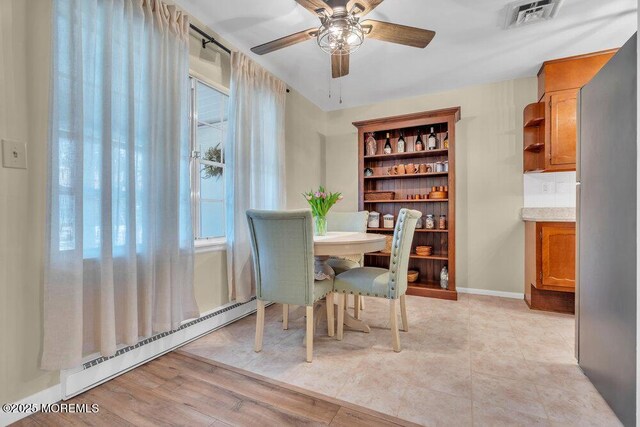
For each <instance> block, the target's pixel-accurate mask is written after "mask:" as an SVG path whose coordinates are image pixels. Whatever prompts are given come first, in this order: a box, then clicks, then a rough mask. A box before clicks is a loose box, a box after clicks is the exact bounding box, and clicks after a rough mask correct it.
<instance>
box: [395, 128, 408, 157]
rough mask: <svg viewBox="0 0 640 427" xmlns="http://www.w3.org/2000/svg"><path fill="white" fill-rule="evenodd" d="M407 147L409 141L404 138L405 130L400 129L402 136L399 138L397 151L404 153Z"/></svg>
mask: <svg viewBox="0 0 640 427" xmlns="http://www.w3.org/2000/svg"><path fill="white" fill-rule="evenodd" d="M406 148H407V143H406V141H405V140H404V132H402V131H400V138H399V139H398V145H397V150H396V151H397V152H398V153H404V152H405V151H406Z"/></svg>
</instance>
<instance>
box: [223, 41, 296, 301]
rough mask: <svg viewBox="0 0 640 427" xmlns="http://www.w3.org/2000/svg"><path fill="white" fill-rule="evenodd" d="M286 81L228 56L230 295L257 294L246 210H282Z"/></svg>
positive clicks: (238, 57) (243, 58)
mask: <svg viewBox="0 0 640 427" xmlns="http://www.w3.org/2000/svg"><path fill="white" fill-rule="evenodd" d="M286 90H287V87H286V85H285V84H284V83H283V82H282V81H281V80H278V79H277V78H275V77H274V76H272V75H271V74H269V73H268V72H267V71H266V70H264V69H263V68H262V67H260V66H259V65H258V64H256V63H255V62H253V61H252V60H251V59H249V58H248V57H247V56H245V55H243V54H242V53H237V52H233V53H232V55H231V93H230V98H229V132H228V140H227V147H228V148H227V151H226V153H227V154H226V156H227V157H226V162H227V170H228V171H230V173H228V175H227V184H226V185H227V199H228V200H227V216H226V217H227V276H228V279H229V295H230V296H231V299H233V300H236V301H239V302H243V301H247V300H249V299H250V298H251V296H252V295H254V294H255V284H254V283H253V278H252V267H251V245H250V242H249V230H248V229H247V219H246V214H245V212H246V211H247V209H284V207H285V173H284V168H285V158H284V114H285V111H284V107H285V98H286Z"/></svg>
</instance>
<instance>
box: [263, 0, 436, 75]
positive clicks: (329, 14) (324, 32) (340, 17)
mask: <svg viewBox="0 0 640 427" xmlns="http://www.w3.org/2000/svg"><path fill="white" fill-rule="evenodd" d="M296 2H297V3H298V4H300V5H301V6H303V7H304V8H306V9H307V10H309V11H311V12H312V13H313V14H315V15H317V16H318V18H320V27H319V28H310V29H308V30H305V31H300V32H299V33H295V34H291V35H289V36H286V37H282V38H279V39H277V40H273V41H271V42H269V43H265V44H262V45H260V46H256V47H254V48H252V49H251V51H252V52H253V53H256V54H258V55H264V54H265V53H269V52H273V51H276V50H279V49H282V48H285V47H288V46H292V45H294V44H297V43H301V42H304V41H307V40H310V39H313V38H315V39H316V40H317V42H318V45H319V46H320V48H321V49H322V50H324V51H325V52H327V53H329V54H331V76H332V77H333V78H334V79H335V78H338V77H342V76H346V75H347V74H349V55H350V54H351V53H352V52H354V51H356V50H357V49H358V48H359V47H360V45H362V43H363V42H364V39H365V37H368V38H372V39H377V40H383V41H387V42H391V43H398V44H403V45H407V46H413V47H418V48H425V47H427V45H428V44H429V43H430V42H431V40H432V39H433V37H434V36H435V35H436V33H435V32H434V31H430V30H423V29H421V28H415V27H408V26H406V25H399V24H392V23H389V22H382V21H376V20H373V19H367V20H366V21H362V22H361V21H360V19H361V18H363V17H364V16H365V15H366V14H368V13H369V12H371V11H372V10H373V9H375V8H376V7H377V6H379V5H380V3H382V2H383V0H296Z"/></svg>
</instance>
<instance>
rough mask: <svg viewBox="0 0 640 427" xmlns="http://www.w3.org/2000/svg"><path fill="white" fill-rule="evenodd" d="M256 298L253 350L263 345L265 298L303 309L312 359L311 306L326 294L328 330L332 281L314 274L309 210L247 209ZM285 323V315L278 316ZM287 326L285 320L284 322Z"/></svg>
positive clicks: (310, 357)
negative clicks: (318, 277) (256, 309)
mask: <svg viewBox="0 0 640 427" xmlns="http://www.w3.org/2000/svg"><path fill="white" fill-rule="evenodd" d="M247 220H248V223H249V234H250V236H251V249H252V253H253V268H254V273H255V280H256V297H257V300H258V318H257V320H256V341H255V351H256V352H259V351H261V350H262V337H263V331H264V307H265V302H267V301H270V302H276V303H280V304H285V305H287V306H288V305H289V304H292V305H301V306H306V308H307V310H306V311H307V331H306V341H307V362H311V361H312V359H313V331H314V323H313V307H314V304H315V302H316V301H318V300H320V299H322V298H324V297H325V296H327V324H328V328H329V334H330V335H333V325H334V321H333V319H334V316H333V300H332V298H331V297H332V296H333V294H332V293H331V291H332V289H333V281H332V280H320V281H316V280H315V279H314V277H315V274H314V269H313V267H314V258H313V225H312V217H311V211H309V210H296V211H259V210H248V211H247ZM283 320H284V321H285V322H286V320H287V319H283ZM283 327H284V329H287V327H288V325H286V324H285V325H284V326H283Z"/></svg>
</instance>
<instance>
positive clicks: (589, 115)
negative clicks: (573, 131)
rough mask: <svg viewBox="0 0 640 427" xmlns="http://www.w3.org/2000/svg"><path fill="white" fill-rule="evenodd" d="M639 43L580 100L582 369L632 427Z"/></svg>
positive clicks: (579, 350)
mask: <svg viewBox="0 0 640 427" xmlns="http://www.w3.org/2000/svg"><path fill="white" fill-rule="evenodd" d="M636 57H637V47H636V35H634V36H633V37H632V38H631V39H629V41H628V42H627V43H626V44H625V45H624V46H623V47H622V48H621V49H620V50H619V51H618V52H617V53H616V55H615V56H614V57H613V58H612V59H611V60H610V61H609V62H608V63H607V64H606V65H605V66H604V67H603V68H602V70H600V72H599V73H598V74H597V75H596V76H595V77H594V78H593V79H592V80H591V81H590V82H589V83H588V84H587V85H585V86H584V87H583V88H582V89H581V91H580V96H579V98H578V99H579V100H578V109H579V114H578V117H579V126H578V129H579V130H578V135H579V144H578V170H577V181H578V184H577V208H578V209H577V212H578V218H577V221H578V224H577V230H578V240H577V242H578V243H577V246H578V253H577V259H578V268H577V272H578V278H577V281H578V286H577V295H576V322H577V323H576V328H577V331H576V352H577V355H578V362H579V364H580V367H581V368H582V370H583V371H584V372H585V374H586V375H587V376H588V377H589V379H590V380H591V382H592V383H593V384H594V385H595V387H596V388H597V389H598V391H599V392H600V394H602V396H603V397H604V398H605V400H606V401H607V402H608V403H609V405H610V406H611V407H612V409H613V410H614V411H615V413H616V414H617V415H618V418H620V420H621V421H622V422H623V423H624V424H625V425H635V424H636V386H637V385H636V369H637V368H636V308H637V307H636V293H637V276H636V268H637V258H636V255H637V236H636V234H637V226H638V225H637V221H636V213H637V197H636V194H637V178H638V175H637V172H638V167H637V150H638V147H637V137H636V132H637V99H636V98H637V90H636V85H637V70H636V67H637V61H636Z"/></svg>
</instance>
